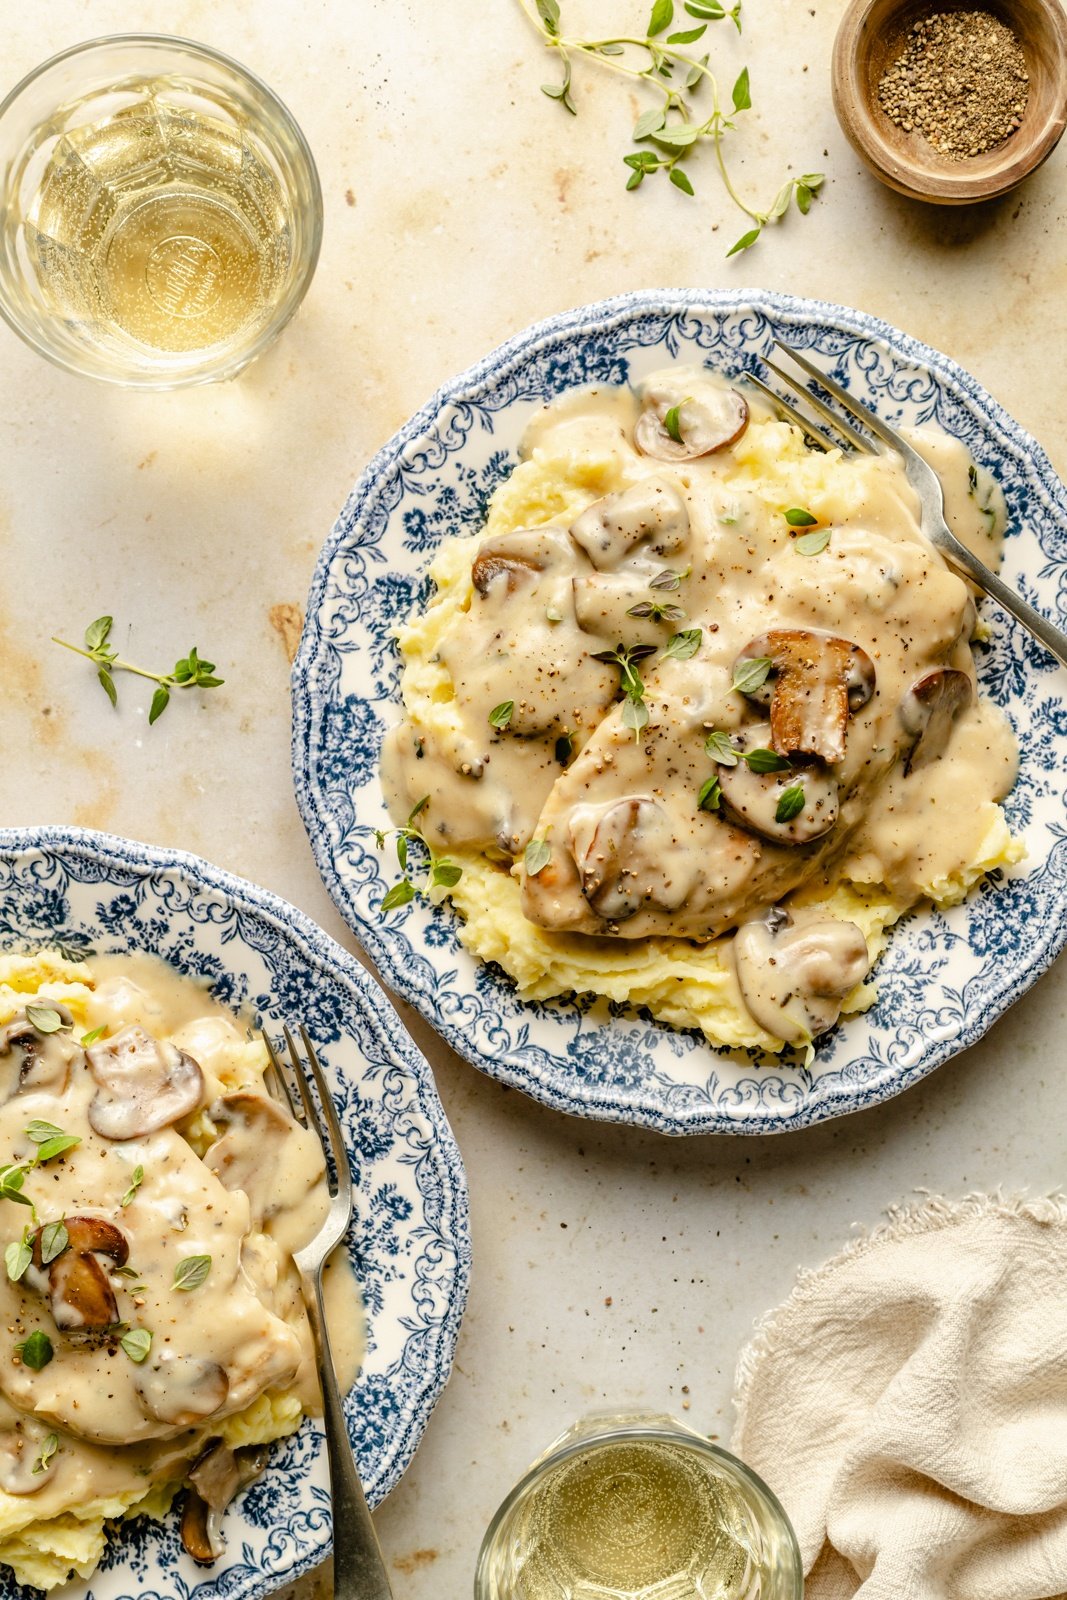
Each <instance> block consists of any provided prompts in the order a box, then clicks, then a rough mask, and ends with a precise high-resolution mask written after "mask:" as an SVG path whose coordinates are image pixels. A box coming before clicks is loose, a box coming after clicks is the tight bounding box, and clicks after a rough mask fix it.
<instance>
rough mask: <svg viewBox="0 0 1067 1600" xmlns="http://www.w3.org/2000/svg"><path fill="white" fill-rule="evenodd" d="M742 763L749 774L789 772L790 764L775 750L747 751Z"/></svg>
mask: <svg viewBox="0 0 1067 1600" xmlns="http://www.w3.org/2000/svg"><path fill="white" fill-rule="evenodd" d="M743 759H744V761H745V764H746V766H747V767H748V770H749V771H750V772H789V771H790V769H791V763H790V762H788V761H787V760H786V759H785V757H784V756H780V755H779V754H778V752H777V750H764V749H763V748H762V747H761V748H760V749H758V750H747V751H746V752H745V755H744V758H743Z"/></svg>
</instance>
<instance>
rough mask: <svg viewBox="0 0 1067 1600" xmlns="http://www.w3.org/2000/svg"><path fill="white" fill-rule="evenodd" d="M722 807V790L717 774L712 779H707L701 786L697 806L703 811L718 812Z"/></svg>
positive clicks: (713, 774)
mask: <svg viewBox="0 0 1067 1600" xmlns="http://www.w3.org/2000/svg"><path fill="white" fill-rule="evenodd" d="M721 805H722V789H721V788H720V786H719V779H718V777H717V775H716V774H715V773H712V775H711V777H710V778H705V780H704V782H703V783H702V784H701V786H700V794H699V795H698V796H697V806H698V808H699V809H700V810H701V811H718V810H719V808H720V806H721Z"/></svg>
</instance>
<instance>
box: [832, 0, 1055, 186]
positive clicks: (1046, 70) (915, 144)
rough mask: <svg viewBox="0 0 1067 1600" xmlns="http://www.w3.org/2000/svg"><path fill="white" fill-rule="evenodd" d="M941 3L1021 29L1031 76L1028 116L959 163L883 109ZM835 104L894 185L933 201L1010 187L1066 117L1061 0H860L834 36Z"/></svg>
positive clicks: (873, 165)
mask: <svg viewBox="0 0 1067 1600" xmlns="http://www.w3.org/2000/svg"><path fill="white" fill-rule="evenodd" d="M938 11H990V12H992V13H993V14H994V15H995V16H997V17H999V18H1000V19H1001V21H1002V22H1005V23H1007V24H1008V26H1009V27H1010V28H1011V29H1012V30H1013V31H1014V33H1015V35H1016V37H1017V38H1018V40H1019V44H1020V46H1021V47H1022V51H1023V55H1024V56H1025V58H1026V68H1027V71H1028V72H1029V74H1030V98H1029V100H1028V101H1027V106H1026V110H1025V112H1024V113H1023V119H1022V123H1021V125H1020V127H1019V128H1017V129H1016V131H1015V133H1013V134H1012V135H1011V137H1010V138H1009V139H1007V140H1005V142H1004V143H1003V144H1001V145H998V146H997V148H996V149H995V150H990V151H989V152H988V153H987V154H986V155H983V156H968V157H966V158H965V159H964V160H962V161H951V160H949V159H948V157H947V156H943V155H941V154H939V152H938V151H937V150H935V149H934V148H933V146H932V145H930V144H928V143H927V141H926V140H925V139H924V138H923V136H922V135H921V134H919V133H906V132H905V131H904V129H903V128H898V127H897V125H896V123H895V122H892V121H891V120H890V119H889V117H888V116H887V115H886V113H885V112H884V111H883V110H882V106H881V102H880V101H879V99H878V85H879V83H880V82H881V78H882V74H883V72H884V71H885V69H886V67H887V66H889V65H890V64H891V63H892V62H893V61H895V60H896V58H897V57H898V56H899V55H900V54H901V52H902V50H903V47H904V36H905V34H906V33H907V32H908V30H909V29H910V28H911V27H912V26H913V24H914V23H916V22H917V21H919V20H920V18H922V17H924V16H930V15H931V14H932V13H934V12H938ZM833 91H834V109H835V110H836V112H837V118H838V121H839V122H840V124H841V127H842V129H843V130H844V133H845V135H846V136H847V138H848V139H849V141H850V142H851V144H852V146H853V148H854V149H855V150H856V152H857V154H859V155H860V156H861V157H862V158H863V160H864V161H865V162H866V163H867V165H868V166H869V167H870V169H871V171H872V172H873V173H874V174H875V176H876V177H878V178H881V180H882V182H883V183H887V184H888V185H889V187H890V188H891V189H896V190H898V191H899V192H900V193H901V194H906V195H911V196H912V198H913V199H917V200H928V201H931V202H932V203H933V204H934V205H941V206H959V205H966V204H968V203H969V202H972V201H975V200H991V199H993V198H994V197H995V196H996V195H1000V194H1006V193H1007V191H1008V190H1009V189H1012V188H1014V187H1015V185H1016V184H1017V183H1020V182H1021V181H1022V179H1023V178H1025V177H1026V176H1027V174H1028V173H1031V172H1033V170H1034V168H1035V167H1039V166H1040V165H1041V163H1042V161H1044V160H1045V158H1046V156H1048V155H1050V154H1051V153H1052V151H1053V150H1054V149H1055V148H1056V145H1057V143H1058V142H1059V138H1060V135H1061V134H1062V133H1063V129H1064V125H1065V122H1067V14H1065V13H1064V10H1063V8H1062V6H1061V5H1060V3H1059V0H852V3H851V5H849V7H848V9H847V10H846V12H845V15H844V17H843V18H842V20H841V25H840V27H839V28H838V31H837V38H836V39H835V41H834V55H833Z"/></svg>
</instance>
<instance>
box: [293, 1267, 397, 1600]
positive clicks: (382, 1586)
mask: <svg viewBox="0 0 1067 1600" xmlns="http://www.w3.org/2000/svg"><path fill="white" fill-rule="evenodd" d="M304 1291H305V1292H304V1300H305V1303H306V1305H307V1313H308V1322H309V1323H310V1324H311V1336H312V1339H313V1340H314V1342H315V1355H316V1358H317V1360H318V1366H319V1380H320V1382H321V1384H322V1415H323V1425H324V1427H325V1430H326V1451H327V1455H328V1457H329V1462H330V1485H331V1490H332V1499H333V1590H332V1593H333V1596H334V1600H393V1591H392V1589H391V1588H390V1586H389V1579H388V1577H387V1575H386V1571H385V1562H384V1561H383V1559H382V1552H381V1546H380V1545H379V1543H378V1535H377V1534H376V1533H375V1531H374V1524H373V1522H372V1521H371V1515H370V1509H369V1507H368V1506H367V1501H366V1498H365V1496H364V1494H363V1485H362V1484H361V1483H360V1481H359V1473H358V1472H357V1471H356V1462H355V1457H354V1455H353V1453H352V1445H351V1443H350V1442H349V1438H348V1425H347V1423H346V1422H345V1415H344V1411H343V1410H342V1407H341V1396H340V1393H339V1391H338V1388H337V1378H336V1376H335V1374H334V1369H333V1353H332V1351H331V1349H330V1335H329V1331H328V1329H327V1326H326V1313H325V1308H324V1305H323V1299H322V1273H321V1271H319V1272H316V1273H314V1274H313V1275H311V1276H310V1277H309V1278H307V1279H305V1283H304Z"/></svg>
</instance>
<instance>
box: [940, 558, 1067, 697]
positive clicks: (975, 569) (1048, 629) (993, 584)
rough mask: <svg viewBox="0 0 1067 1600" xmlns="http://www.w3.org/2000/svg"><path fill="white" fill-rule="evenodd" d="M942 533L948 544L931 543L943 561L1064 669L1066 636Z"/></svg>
mask: <svg viewBox="0 0 1067 1600" xmlns="http://www.w3.org/2000/svg"><path fill="white" fill-rule="evenodd" d="M945 532H946V533H947V534H948V536H949V539H951V540H952V543H951V545H947V544H943V543H941V542H940V541H935V542H936V543H937V547H938V549H939V550H940V552H941V554H942V555H943V556H944V557H945V560H946V561H948V562H950V563H951V565H952V566H954V567H956V568H957V570H958V571H960V572H962V573H963V575H964V577H967V578H970V579H972V581H973V582H974V583H976V584H977V585H978V587H979V588H980V589H984V590H985V592H986V594H988V595H991V596H992V598H993V599H994V600H996V601H997V602H998V603H999V604H1000V605H1002V606H1003V607H1004V609H1005V611H1010V613H1011V615H1012V616H1013V617H1014V618H1015V620H1016V621H1017V622H1021V623H1022V625H1023V627H1024V628H1027V629H1028V630H1029V631H1030V632H1031V633H1032V634H1033V635H1034V638H1035V639H1038V640H1040V642H1041V643H1042V644H1043V645H1044V646H1045V649H1046V650H1051V652H1052V654H1053V655H1054V656H1055V657H1056V659H1057V661H1060V662H1062V664H1063V665H1064V666H1065V667H1067V633H1064V632H1063V631H1062V629H1060V628H1057V627H1056V626H1055V624H1054V623H1051V622H1049V620H1048V618H1047V617H1043V616H1042V615H1041V612H1040V611H1035V610H1034V608H1033V606H1032V605H1030V604H1029V603H1028V602H1027V601H1026V600H1024V599H1023V597H1022V595H1020V594H1016V592H1015V590H1014V589H1012V588H1010V587H1009V586H1008V584H1006V583H1005V582H1004V580H1003V578H1001V577H999V576H998V575H997V574H996V573H995V572H992V571H990V569H989V567H987V566H986V564H985V562H984V561H980V560H979V559H978V557H977V556H976V555H973V554H972V553H971V551H970V550H968V549H967V547H966V545H963V544H959V542H958V541H957V540H956V538H955V537H954V535H953V534H952V533H951V532H950V531H949V529H948V528H947V527H946V529H945Z"/></svg>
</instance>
